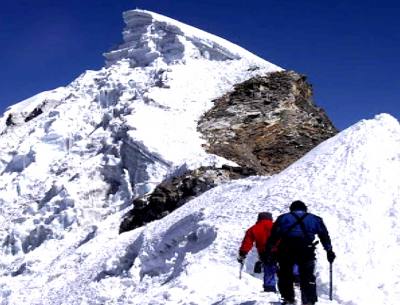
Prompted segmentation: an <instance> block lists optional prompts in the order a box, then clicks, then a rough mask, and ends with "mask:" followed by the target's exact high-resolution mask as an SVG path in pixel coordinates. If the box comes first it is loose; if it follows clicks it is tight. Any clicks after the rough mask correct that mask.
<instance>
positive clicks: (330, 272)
mask: <svg viewBox="0 0 400 305" xmlns="http://www.w3.org/2000/svg"><path fill="white" fill-rule="evenodd" d="M332 277H333V276H332V263H329V300H331V301H332V300H333V297H332V295H333V293H332V290H333V289H332V288H333V283H332Z"/></svg>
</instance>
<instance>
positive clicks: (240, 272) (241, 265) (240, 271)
mask: <svg viewBox="0 0 400 305" xmlns="http://www.w3.org/2000/svg"><path fill="white" fill-rule="evenodd" d="M242 270H243V262H242V263H240V270H239V280H241V279H242Z"/></svg>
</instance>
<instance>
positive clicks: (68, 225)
mask: <svg viewBox="0 0 400 305" xmlns="http://www.w3.org/2000/svg"><path fill="white" fill-rule="evenodd" d="M135 20H138V22H135ZM125 21H126V23H127V28H126V29H125V32H124V36H125V40H126V43H125V47H126V48H128V49H127V50H128V51H127V52H126V53H124V52H122V53H121V52H120V51H118V50H116V51H115V52H117V54H118V56H117V55H116V54H114V53H113V54H114V55H112V57H113V64H111V63H110V66H109V67H107V68H103V69H102V70H100V71H87V72H85V73H84V74H82V75H81V76H80V77H78V78H77V79H76V80H75V81H73V82H72V83H71V84H70V85H68V86H67V87H62V88H58V89H55V90H52V91H48V92H44V93H41V94H38V95H36V96H34V97H32V98H30V99H28V100H26V101H23V102H21V103H19V104H17V105H14V106H12V107H10V109H9V110H8V111H7V112H6V113H5V114H4V116H3V117H2V119H1V120H0V130H1V141H0V172H1V176H0V182H1V188H0V198H1V206H2V210H3V213H2V214H1V215H2V217H0V227H1V230H0V238H1V240H4V241H5V242H4V243H3V248H2V249H3V250H4V251H5V253H6V254H12V255H16V257H18V255H22V256H23V255H24V254H25V253H28V252H30V251H33V250H34V249H36V248H37V247H39V246H40V245H41V244H42V243H43V242H45V241H46V240H48V239H62V238H64V237H65V236H66V235H67V234H68V230H73V229H78V230H83V231H85V230H86V229H87V228H90V226H91V225H92V223H93V222H95V221H96V220H98V219H102V218H105V217H108V216H109V215H111V214H113V213H118V212H119V211H122V210H124V209H125V208H126V206H128V205H130V202H131V198H132V197H135V196H138V195H142V194H144V193H146V192H148V191H149V190H151V189H153V188H154V186H155V185H156V184H157V183H159V182H160V181H161V180H163V179H164V178H165V177H166V176H168V175H173V173H174V171H176V170H177V169H179V168H181V167H187V168H191V167H193V168H197V167H199V166H200V165H204V166H209V165H215V164H223V163H231V162H230V161H228V160H224V159H223V158H218V157H216V156H214V155H211V154H208V153H206V152H205V151H204V149H203V148H202V146H201V145H202V143H203V142H204V141H203V140H202V139H201V136H200V133H199V132H198V131H197V130H196V128H197V123H196V121H197V120H198V118H199V117H200V116H201V115H202V114H203V113H204V112H205V111H206V110H207V109H209V108H211V107H212V103H211V101H212V100H213V99H215V98H216V97H218V96H221V95H223V94H224V93H226V92H227V91H229V90H231V88H232V86H233V85H234V84H235V83H238V82H241V81H244V80H246V79H248V78H250V77H252V76H255V75H258V74H265V73H267V72H271V71H277V70H280V68H279V67H277V66H275V65H273V64H270V63H268V62H266V61H264V60H262V59H260V58H258V57H256V56H255V55H252V54H251V53H249V52H247V51H245V50H243V49H242V48H240V47H237V46H234V45H232V44H231V43H229V42H227V41H225V40H223V39H217V38H216V37H215V36H213V35H210V34H208V33H205V32H203V31H200V30H197V29H194V28H192V27H189V26H186V25H183V24H181V23H179V22H177V21H174V20H172V19H169V18H166V17H163V16H159V15H157V14H153V13H150V12H145V11H131V12H127V13H126V14H125ZM144 30H146V31H144ZM128 32H129V33H130V34H129V35H131V34H132V35H136V36H135V37H136V40H134V39H133V38H132V37H133V36H129V35H128V34H127V33H128ZM139 34H140V35H139ZM126 35H128V36H129V38H127V36H126ZM137 35H139V36H140V37H138V36H137ZM124 50H125V49H124ZM227 50H229V52H230V53H229V52H228V51H227ZM143 52H144V53H143ZM146 52H148V53H146ZM139 53H140V54H142V55H141V56H142V57H140V58H141V59H143V58H147V59H146V61H145V62H144V61H142V60H139V59H138V58H137V56H138V55H137V54H139ZM172 53H173V54H175V55H176V54H178V53H179V56H177V57H176V58H174V60H171V58H170V55H171V54H172ZM228 53H229V54H228ZM149 54H150V55H149ZM210 54H212V56H211V55H210ZM227 54H228V55H227ZM106 56H107V58H108V61H110V60H111V59H110V56H111V55H106ZM132 56H133V57H132ZM210 56H211V57H210ZM150 58H151V60H150ZM143 60H144V59H143ZM255 66H257V69H256V70H254V69H253V68H254V67H255ZM117 227H118V226H117ZM14 259H16V258H14Z"/></svg>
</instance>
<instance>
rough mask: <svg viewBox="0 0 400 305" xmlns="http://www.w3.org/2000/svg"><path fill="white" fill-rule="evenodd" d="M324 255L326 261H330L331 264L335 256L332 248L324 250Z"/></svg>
mask: <svg viewBox="0 0 400 305" xmlns="http://www.w3.org/2000/svg"><path fill="white" fill-rule="evenodd" d="M326 257H327V259H328V262H330V263H331V264H332V263H333V261H334V260H335V258H336V254H335V252H333V251H332V250H329V251H327V252H326Z"/></svg>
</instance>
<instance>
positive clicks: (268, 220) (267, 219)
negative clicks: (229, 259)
mask: <svg viewBox="0 0 400 305" xmlns="http://www.w3.org/2000/svg"><path fill="white" fill-rule="evenodd" d="M272 224H273V222H272V214H271V213H269V212H262V213H259V214H258V217H257V222H256V224H255V225H253V226H252V227H250V228H249V229H248V230H247V231H246V235H245V236H244V239H243V241H242V245H241V247H240V249H239V256H238V262H239V263H241V264H243V262H244V260H245V258H246V255H247V253H249V251H250V250H251V249H252V248H253V244H254V243H255V246H256V248H257V252H258V255H259V257H260V258H261V257H263V253H264V251H265V247H266V244H267V241H268V238H269V236H270V234H271V229H272ZM263 269H264V285H263V287H264V291H266V292H276V287H275V286H276V280H275V273H276V269H277V268H276V264H275V263H274V262H272V261H269V262H267V263H263Z"/></svg>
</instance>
